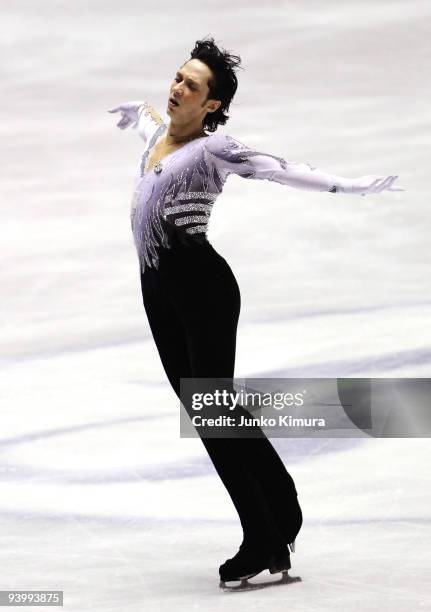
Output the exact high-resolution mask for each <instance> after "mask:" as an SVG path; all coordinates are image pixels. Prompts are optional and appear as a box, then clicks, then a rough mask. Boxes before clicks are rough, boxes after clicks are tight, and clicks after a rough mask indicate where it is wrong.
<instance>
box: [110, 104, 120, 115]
mask: <svg viewBox="0 0 431 612" xmlns="http://www.w3.org/2000/svg"><path fill="white" fill-rule="evenodd" d="M119 110H120V107H119V106H115V107H114V108H109V109H108V113H118V111H119Z"/></svg>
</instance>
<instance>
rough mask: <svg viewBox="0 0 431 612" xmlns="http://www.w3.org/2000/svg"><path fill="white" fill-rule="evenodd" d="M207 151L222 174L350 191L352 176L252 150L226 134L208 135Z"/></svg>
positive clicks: (304, 186) (298, 187)
mask: <svg viewBox="0 0 431 612" xmlns="http://www.w3.org/2000/svg"><path fill="white" fill-rule="evenodd" d="M208 140H209V142H208V147H207V149H208V151H209V152H210V153H211V155H212V156H213V159H214V163H215V165H216V167H217V169H218V170H219V172H220V173H221V175H222V176H224V177H225V178H226V177H227V176H228V175H229V174H237V175H238V176H241V177H243V178H250V179H261V180H265V179H266V180H269V181H275V182H277V183H281V184H283V185H289V186H290V187H295V188H297V189H305V190H308V191H330V192H332V193H336V192H339V191H345V192H348V191H349V187H350V185H351V183H352V179H349V178H345V177H341V176H336V175H334V174H329V173H327V172H324V171H323V170H320V169H319V168H317V167H315V166H311V165H310V164H308V163H304V162H294V161H286V160H285V159H283V158H282V157H277V156H276V155H271V154H269V153H262V152H260V151H253V150H252V149H250V148H249V147H247V146H246V145H244V144H243V143H241V142H239V141H238V140H235V139H234V138H232V137H231V136H229V135H228V134H222V135H220V137H217V138H210V139H208Z"/></svg>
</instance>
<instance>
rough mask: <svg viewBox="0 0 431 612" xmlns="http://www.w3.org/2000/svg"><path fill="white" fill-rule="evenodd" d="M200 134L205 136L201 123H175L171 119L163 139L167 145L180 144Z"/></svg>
mask: <svg viewBox="0 0 431 612" xmlns="http://www.w3.org/2000/svg"><path fill="white" fill-rule="evenodd" d="M201 136H206V134H205V130H204V128H203V127H202V124H201V123H199V124H198V125H196V123H195V124H193V125H175V124H174V123H172V121H171V122H170V124H169V126H168V130H167V132H166V136H165V140H166V144H167V145H170V144H180V143H182V142H185V141H187V140H193V139H194V138H199V137H201Z"/></svg>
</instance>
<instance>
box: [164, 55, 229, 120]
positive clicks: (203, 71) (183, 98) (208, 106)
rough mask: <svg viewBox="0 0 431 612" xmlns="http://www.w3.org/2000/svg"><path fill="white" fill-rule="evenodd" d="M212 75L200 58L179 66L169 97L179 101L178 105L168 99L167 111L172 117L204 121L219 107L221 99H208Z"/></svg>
mask: <svg viewBox="0 0 431 612" xmlns="http://www.w3.org/2000/svg"><path fill="white" fill-rule="evenodd" d="M211 76H212V72H211V70H210V68H208V66H207V65H206V64H204V63H203V62H201V61H200V60H198V59H192V60H190V61H188V62H186V63H185V64H184V65H183V66H181V67H180V68H178V71H177V72H176V74H175V75H174V79H173V81H172V83H171V86H170V89H169V98H171V97H173V98H174V99H175V100H176V101H177V102H178V106H177V105H172V104H171V103H170V102H169V99H168V108H167V113H168V114H169V116H170V117H171V118H172V119H174V120H175V121H176V122H183V121H185V122H190V121H193V120H197V121H200V122H202V121H203V119H204V117H205V115H206V114H207V113H209V112H214V111H216V110H217V109H218V108H219V106H220V105H221V102H220V100H211V99H209V100H207V95H208V92H209V88H208V85H207V83H208V79H209V78H210V77H211Z"/></svg>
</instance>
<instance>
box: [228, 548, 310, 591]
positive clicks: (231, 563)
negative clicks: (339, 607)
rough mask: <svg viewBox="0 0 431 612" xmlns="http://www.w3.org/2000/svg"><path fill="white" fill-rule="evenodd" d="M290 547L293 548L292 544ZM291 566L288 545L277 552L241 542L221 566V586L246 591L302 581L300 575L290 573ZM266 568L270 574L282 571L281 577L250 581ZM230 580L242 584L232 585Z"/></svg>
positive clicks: (229, 589)
mask: <svg viewBox="0 0 431 612" xmlns="http://www.w3.org/2000/svg"><path fill="white" fill-rule="evenodd" d="M289 547H290V550H292V544H290V545H289ZM293 548H294V543H293ZM290 567H291V566H290V552H289V549H288V548H287V547H283V548H282V549H279V550H278V551H276V552H263V551H259V550H258V549H253V548H250V547H247V546H245V545H244V544H241V546H240V549H239V551H238V552H237V554H236V555H235V556H234V557H233V558H232V559H228V560H227V561H226V562H225V563H223V565H221V566H220V568H219V573H220V583H219V586H220V588H222V589H224V590H226V591H246V590H251V589H260V588H264V587H267V586H273V585H277V584H289V583H290V582H299V581H301V578H300V577H299V576H290V575H289V571H288V570H289V569H290ZM266 569H267V570H269V572H270V574H276V573H279V572H281V573H282V576H281V578H280V579H279V580H271V581H266V582H258V583H250V582H248V580H249V578H253V577H254V576H257V574H259V573H260V572H262V571H264V570H266ZM228 582H229V583H231V582H234V583H235V582H239V583H240V584H234V585H232V584H227V583H228Z"/></svg>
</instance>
